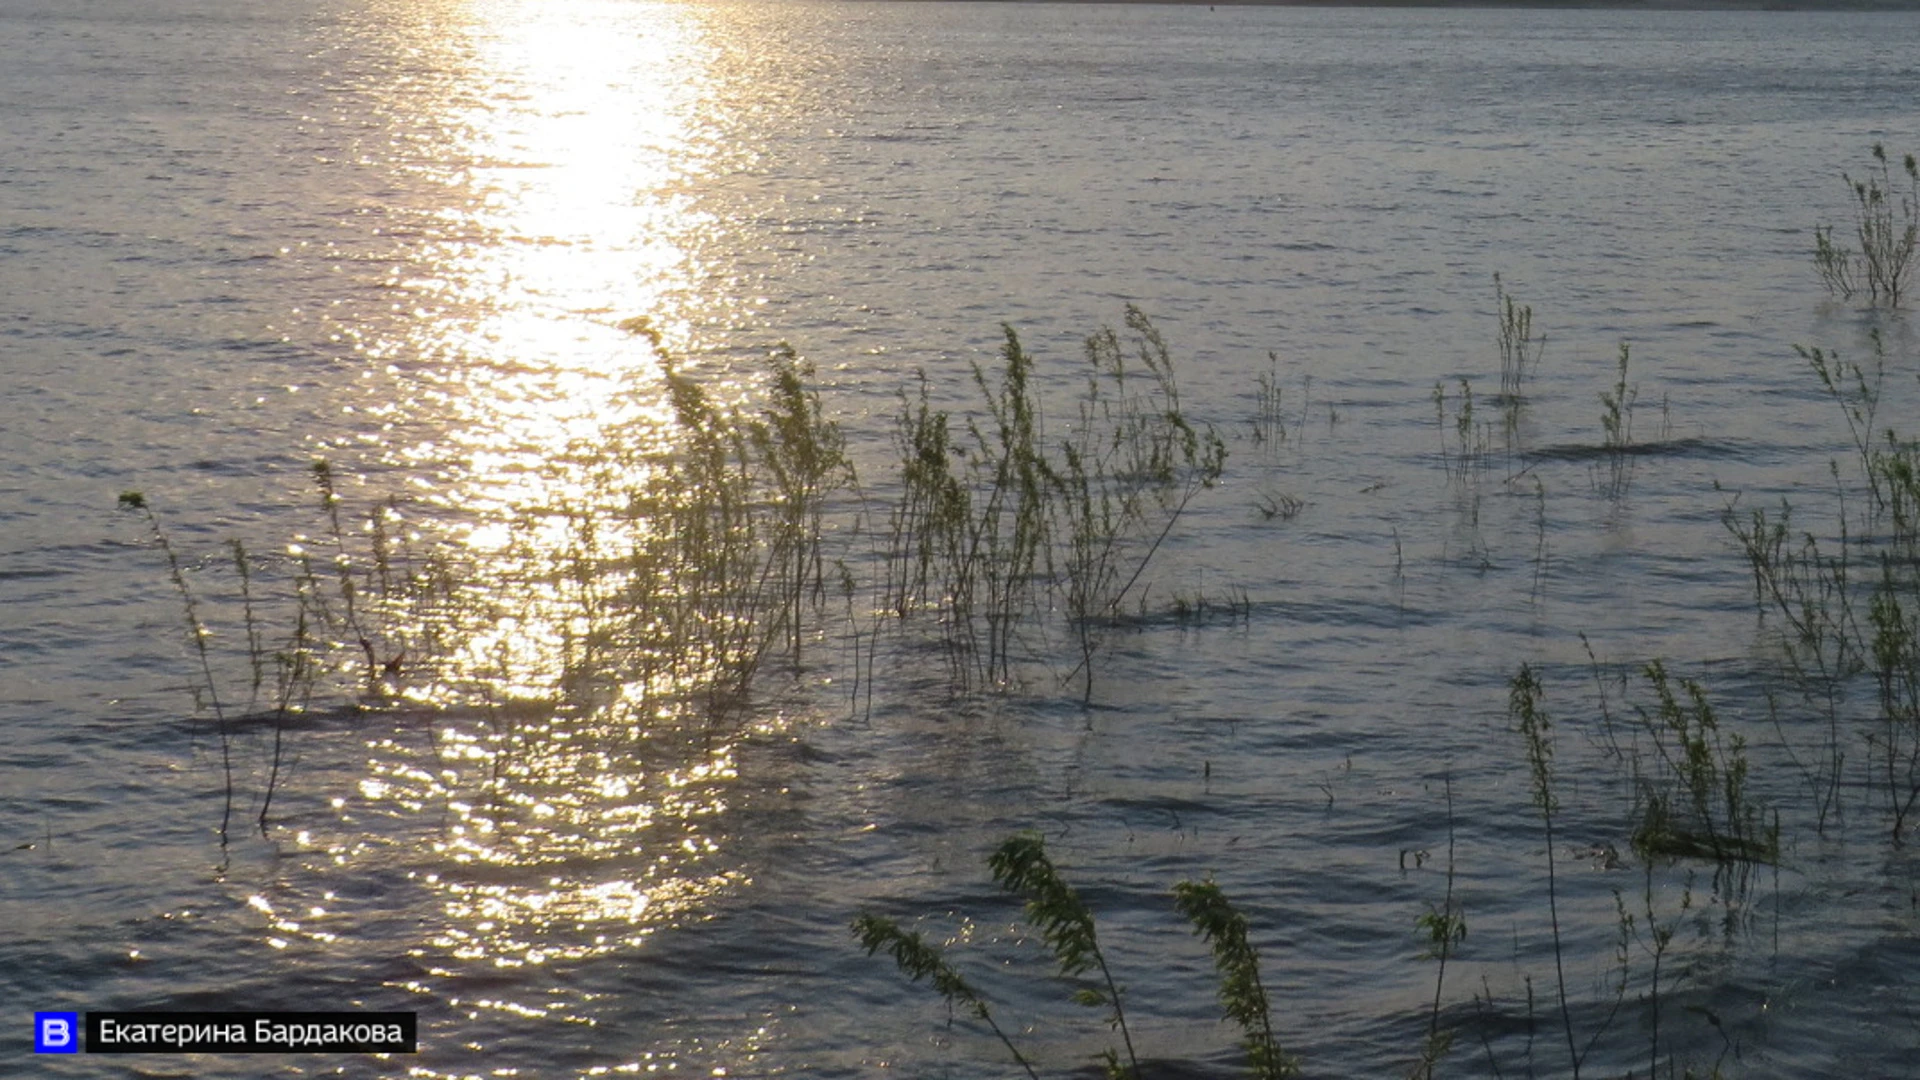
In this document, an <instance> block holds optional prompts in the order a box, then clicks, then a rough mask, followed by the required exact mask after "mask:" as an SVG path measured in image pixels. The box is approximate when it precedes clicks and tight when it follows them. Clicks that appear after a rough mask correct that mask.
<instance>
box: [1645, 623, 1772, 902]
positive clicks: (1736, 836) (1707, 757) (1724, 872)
mask: <svg viewBox="0 0 1920 1080" xmlns="http://www.w3.org/2000/svg"><path fill="white" fill-rule="evenodd" d="M1642 672H1643V674H1644V676H1645V678H1646V682H1647V685H1648V686H1649V687H1650V688H1651V689H1652V690H1653V692H1654V696H1655V705H1654V707H1653V708H1651V709H1648V708H1646V707H1644V706H1635V708H1634V711H1635V713H1636V715H1638V716H1639V718H1640V722H1641V728H1642V730H1643V731H1644V733H1645V734H1646V735H1647V736H1648V737H1649V741H1650V743H1651V744H1652V747H1653V760H1652V761H1650V762H1647V763H1646V766H1647V767H1645V768H1640V767H1636V769H1635V788H1636V801H1637V806H1636V807H1635V812H1634V823H1633V833H1632V836H1631V842H1632V844H1633V850H1634V851H1635V853H1636V854H1638V855H1639V856H1640V857H1641V858H1642V859H1644V860H1649V861H1651V860H1656V859H1661V860H1675V859H1709V860H1712V861H1713V863H1714V864H1715V882H1716V884H1725V885H1728V886H1732V887H1739V886H1740V885H1743V884H1744V881H1745V872H1746V869H1747V867H1749V866H1750V865H1751V864H1753V863H1767V862H1772V861H1774V860H1775V859H1776V858H1778V856H1779V850H1780V841H1779V836H1778V834H1777V833H1769V832H1768V831H1766V829H1765V827H1764V822H1765V821H1766V817H1767V808H1766V806H1765V804H1763V803H1762V802H1761V801H1760V800H1759V799H1758V798H1756V797H1755V796H1754V794H1753V793H1752V791H1751V790H1750V789H1749V787H1748V783H1747V780H1748V765H1747V756H1746V746H1747V744H1746V740H1745V738H1743V737H1742V736H1741V735H1740V734H1739V733H1738V732H1734V733H1731V734H1728V733H1725V732H1723V731H1722V730H1721V726H1720V721H1719V718H1718V715H1717V714H1716V713H1715V711H1714V708H1713V706H1712V705H1711V704H1710V703H1709V702H1708V700H1707V695H1706V691H1705V689H1704V688H1703V687H1702V686H1701V685H1700V683H1699V682H1697V681H1695V680H1692V679H1677V680H1676V679H1674V678H1672V677H1671V676H1669V675H1668V674H1667V669H1666V665H1665V664H1664V663H1663V662H1661V661H1659V660H1652V661H1649V662H1648V663H1647V664H1646V666H1645V667H1644V668H1643V669H1642ZM1723 876H1724V877H1725V878H1726V879H1727V880H1725V881H1724V882H1723Z"/></svg>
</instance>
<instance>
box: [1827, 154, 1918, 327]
mask: <svg viewBox="0 0 1920 1080" xmlns="http://www.w3.org/2000/svg"><path fill="white" fill-rule="evenodd" d="M1873 160H1874V164H1873V165H1872V166H1870V167H1869V168H1868V171H1867V173H1866V175H1865V177H1864V178H1863V179H1859V180H1856V179H1854V178H1853V177H1852V176H1851V175H1849V174H1847V173H1845V172H1842V173H1841V174H1840V176H1841V179H1843V180H1845V181H1846V184H1847V189H1848V193H1849V194H1850V195H1851V196H1852V199H1853V222H1854V238H1855V240H1856V242H1857V243H1858V244H1859V249H1858V250H1853V249H1849V248H1847V247H1844V246H1842V245H1839V244H1835V243H1834V242H1833V226H1831V225H1822V226H1815V228H1814V230H1813V243H1814V248H1813V262H1814V267H1815V269H1816V270H1818V271H1819V273H1820V280H1821V283H1822V284H1824V285H1825V286H1826V288H1827V292H1828V293H1829V294H1831V295H1833V296H1837V297H1839V298H1840V299H1843V300H1846V299H1851V298H1852V297H1853V295H1854V293H1856V292H1857V291H1859V288H1860V283H1861V282H1862V281H1864V282H1865V283H1866V289H1867V294H1868V297H1869V300H1870V302H1871V303H1872V304H1874V305H1875V306H1880V305H1884V306H1886V307H1889V308H1895V307H1899V306H1900V301H1901V299H1902V297H1904V295H1905V294H1906V291H1907V285H1908V280H1909V278H1910V277H1911V273H1912V268H1913V257H1914V251H1915V249H1916V247H1917V246H1920V165H1917V164H1916V162H1915V161H1914V156H1913V155H1912V154H1908V155H1906V156H1905V157H1904V158H1902V159H1901V171H1902V172H1904V173H1905V174H1906V184H1905V186H1904V190H1903V189H1902V187H1901V186H1900V184H1899V181H1898V180H1897V179H1896V178H1895V176H1894V173H1893V166H1892V164H1891V162H1890V161H1889V160H1888V157H1887V149H1886V147H1885V146H1884V145H1883V144H1881V143H1874V144H1873Z"/></svg>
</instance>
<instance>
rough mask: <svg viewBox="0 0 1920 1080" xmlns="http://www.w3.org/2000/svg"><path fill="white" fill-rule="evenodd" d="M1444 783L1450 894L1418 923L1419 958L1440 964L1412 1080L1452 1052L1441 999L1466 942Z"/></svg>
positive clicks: (1426, 1075) (1429, 1076)
mask: <svg viewBox="0 0 1920 1080" xmlns="http://www.w3.org/2000/svg"><path fill="white" fill-rule="evenodd" d="M1442 779H1443V780H1444V781H1445V783H1446V794H1447V890H1446V894H1445V895H1444V896H1443V897H1442V898H1441V901H1440V905H1439V906H1438V907H1435V906H1434V905H1432V904H1428V905H1427V910H1426V911H1425V912H1423V913H1422V914H1421V915H1420V917H1419V918H1418V919H1417V920H1415V922H1416V925H1417V926H1418V927H1419V928H1420V932H1421V934H1422V936H1424V937H1425V938H1426V942H1427V947H1426V950H1425V951H1424V952H1422V953H1421V954H1420V958H1421V959H1422V960H1434V961H1437V962H1438V967H1437V968H1436V970H1435V973H1434V977H1433V1007H1432V1008H1431V1009H1429V1010H1428V1012H1427V1040H1426V1045H1424V1046H1423V1047H1422V1048H1421V1051H1420V1061H1419V1063H1418V1064H1417V1065H1416V1066H1415V1067H1414V1070H1413V1072H1412V1074H1411V1080H1433V1071H1434V1069H1435V1067H1437V1066H1438V1065H1439V1063H1440V1060H1441V1059H1442V1058H1444V1057H1445V1056H1446V1055H1447V1051H1449V1050H1451V1049H1452V1048H1453V1032H1451V1031H1442V1030H1441V1029H1440V998H1441V995H1442V994H1443V993H1444V992H1445V990H1446V985H1447V961H1448V960H1450V959H1452V957H1453V952H1454V949H1455V948H1457V947H1458V946H1459V945H1460V943H1461V942H1463V941H1465V940H1466V939H1467V919H1466V915H1465V913H1464V912H1463V911H1462V910H1461V907H1460V904H1459V902H1458V901H1457V900H1455V899H1454V895H1453V884H1454V874H1455V870H1456V862H1455V852H1454V821H1453V776H1452V774H1451V773H1449V774H1447V775H1446V776H1445V777H1443V778H1442Z"/></svg>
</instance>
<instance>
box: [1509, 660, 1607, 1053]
mask: <svg viewBox="0 0 1920 1080" xmlns="http://www.w3.org/2000/svg"><path fill="white" fill-rule="evenodd" d="M1507 685H1508V697H1507V716H1508V718H1509V719H1510V720H1512V721H1513V722H1514V726H1515V728H1516V730H1518V731H1519V733H1520V736H1521V738H1522V739H1523V740H1524V741H1525V744H1526V753H1527V768H1528V771H1529V772H1530V773H1531V775H1532V782H1533V789H1532V790H1533V807H1534V809H1535V810H1536V811H1538V812H1539V814H1540V821H1541V824H1542V825H1544V826H1545V828H1546V834H1547V918H1548V921H1549V923H1550V927H1551V929H1552V932H1553V970H1554V976H1555V979H1556V989H1557V991H1558V993H1559V997H1560V1025H1561V1030H1562V1031H1563V1032H1565V1034H1566V1037H1567V1060H1568V1063H1569V1067H1570V1068H1571V1069H1572V1071H1573V1076H1574V1080H1579V1077H1580V1064H1581V1062H1582V1061H1584V1060H1585V1058H1586V1054H1585V1053H1584V1052H1582V1051H1581V1050H1579V1049H1578V1048H1576V1047H1575V1045H1574V1037H1573V1010H1572V1008H1571V1007H1570V1006H1569V1005H1568V1004H1567V972H1566V962H1565V958H1564V952H1565V949H1564V947H1563V945H1562V941H1561V937H1560V891H1559V879H1558V875H1557V873H1556V866H1555V862H1556V860H1555V857H1554V841H1553V819H1554V815H1555V814H1557V813H1559V810H1560V800H1559V797H1558V796H1557V795H1555V794H1554V786H1553V722H1552V721H1551V720H1550V719H1549V718H1548V717H1547V713H1546V710H1544V709H1542V708H1541V706H1540V701H1541V698H1542V697H1543V696H1544V690H1543V689H1542V687H1541V685H1540V677H1539V676H1538V675H1535V674H1534V672H1533V668H1532V667H1531V666H1530V665H1527V664H1522V665H1520V670H1519V671H1518V672H1516V673H1515V674H1514V676H1513V679H1512V680H1511V681H1510V682H1509V683H1508V684H1507ZM1595 1038H1598V1034H1597V1033H1596V1035H1595ZM1592 1046H1593V1043H1592V1042H1591V1041H1589V1042H1588V1044H1587V1047H1588V1049H1589V1050H1590V1049H1592Z"/></svg>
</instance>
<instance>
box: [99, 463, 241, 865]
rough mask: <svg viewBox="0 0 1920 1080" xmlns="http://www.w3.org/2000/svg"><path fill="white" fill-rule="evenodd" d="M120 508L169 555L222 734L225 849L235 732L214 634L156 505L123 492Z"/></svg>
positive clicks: (204, 687) (170, 571) (169, 567)
mask: <svg viewBox="0 0 1920 1080" xmlns="http://www.w3.org/2000/svg"><path fill="white" fill-rule="evenodd" d="M120 507H121V509H124V510H137V511H139V512H140V514H141V515H142V516H143V517H144V518H145V519H146V523H147V531H148V535H150V536H151V537H152V538H153V542H154V544H155V545H156V546H157V547H159V549H160V551H161V553H162V554H164V555H165V556H166V559H167V576H168V578H170V579H171V580H172V582H173V587H174V590H175V591H176V592H177V593H179V595H180V602H181V604H182V606H183V608H184V609H185V612H184V614H185V617H186V630H187V640H188V641H189V642H190V643H191V644H192V645H193V652H194V657H195V659H196V660H197V661H198V662H199V667H200V683H199V684H198V688H197V692H202V693H204V694H205V695H206V697H205V700H206V701H207V703H208V704H210V705H211V706H212V707H213V715H214V722H215V723H216V724H217V725H218V727H219V732H220V773H221V779H222V786H223V788H224V791H225V801H224V803H223V805H222V808H221V811H220V846H221V847H223V848H224V847H226V845H227V829H228V827H229V826H230V825H231V824H232V822H233V733H232V730H231V728H230V727H229V726H228V722H227V710H226V708H225V707H224V706H223V705H222V704H221V702H220V685H219V681H218V680H216V679H215V678H214V677H213V661H212V658H211V655H210V650H209V648H208V645H207V642H208V640H209V638H210V637H211V634H210V632H209V631H208V630H207V626H206V624H205V623H204V622H202V621H201V618H200V601H199V598H198V597H197V596H195V595H194V591H193V586H191V585H189V584H188V583H187V576H186V572H185V571H184V570H183V569H182V568H181V563H180V553H179V552H178V551H176V550H175V549H174V546H173V541H172V540H170V539H168V538H167V532H166V530H165V529H162V528H161V527H160V518H159V516H158V515H156V514H155V513H154V512H153V505H152V504H151V503H149V502H148V501H147V497H146V496H145V495H143V494H142V493H140V492H138V491H123V492H121V493H120ZM256 670H258V669H257V668H256Z"/></svg>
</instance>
